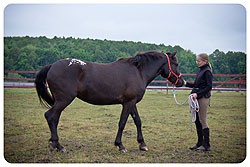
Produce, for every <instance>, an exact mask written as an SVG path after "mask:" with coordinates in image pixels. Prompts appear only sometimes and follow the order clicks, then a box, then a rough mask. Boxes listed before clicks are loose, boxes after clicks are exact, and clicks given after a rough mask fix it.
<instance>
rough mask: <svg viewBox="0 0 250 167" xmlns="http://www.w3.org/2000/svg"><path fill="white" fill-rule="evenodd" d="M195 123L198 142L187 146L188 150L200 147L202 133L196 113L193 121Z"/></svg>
mask: <svg viewBox="0 0 250 167" xmlns="http://www.w3.org/2000/svg"><path fill="white" fill-rule="evenodd" d="M195 125H196V131H197V137H198V142H197V143H196V144H195V145H194V146H193V147H189V149H190V150H196V149H197V148H198V147H200V146H201V145H202V143H203V134H202V125H201V123H200V121H199V116H198V113H196V121H195Z"/></svg>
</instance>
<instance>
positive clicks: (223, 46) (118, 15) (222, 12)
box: [4, 3, 246, 54]
mask: <svg viewBox="0 0 250 167" xmlns="http://www.w3.org/2000/svg"><path fill="white" fill-rule="evenodd" d="M26 35H27V36H34V37H38V36H46V37H48V38H53V37H54V36H57V37H74V38H91V39H107V40H116V41H123V40H126V41H134V42H139V41H140V42H143V43H155V44H164V45H171V46H175V45H179V46H181V47H182V48H184V49H186V50H191V51H192V52H193V53H196V54H199V53H208V54H211V53H212V52H213V51H214V50H216V49H219V50H221V51H224V52H228V51H241V52H245V53H246V9H245V7H244V6H242V5H239V4H164V3H163V4H54V5H52V4H10V5H8V6H6V7H5V9H4V36H26Z"/></svg>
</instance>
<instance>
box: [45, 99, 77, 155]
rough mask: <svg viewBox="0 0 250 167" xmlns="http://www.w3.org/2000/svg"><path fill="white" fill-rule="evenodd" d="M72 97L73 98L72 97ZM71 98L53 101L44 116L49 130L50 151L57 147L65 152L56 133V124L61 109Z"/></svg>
mask: <svg viewBox="0 0 250 167" xmlns="http://www.w3.org/2000/svg"><path fill="white" fill-rule="evenodd" d="M73 99H74V98H73ZM73 99H71V100H66V101H65V100H64V101H59V102H57V101H56V102H55V104H54V105H53V106H52V108H51V109H49V110H48V111H47V112H46V113H45V114H44V116H45V118H46V120H47V122H48V125H49V128H50V132H51V138H50V139H49V141H50V143H49V148H50V151H53V150H54V149H55V148H57V149H58V150H59V151H62V152H65V151H66V149H64V148H63V146H62V145H60V143H59V137H58V134H57V126H58V123H59V118H60V115H61V113H62V111H63V110H64V109H65V108H66V107H67V106H68V105H69V104H70V103H71V102H72V101H73Z"/></svg>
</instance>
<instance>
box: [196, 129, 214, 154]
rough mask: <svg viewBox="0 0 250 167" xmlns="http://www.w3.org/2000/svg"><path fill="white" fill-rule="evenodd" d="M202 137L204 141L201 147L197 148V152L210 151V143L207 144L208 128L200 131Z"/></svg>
mask: <svg viewBox="0 0 250 167" xmlns="http://www.w3.org/2000/svg"><path fill="white" fill-rule="evenodd" d="M202 133H203V136H204V140H203V143H202V146H200V147H199V148H197V150H202V151H210V150H211V149H210V143H209V141H210V140H209V128H205V129H203V130H202Z"/></svg>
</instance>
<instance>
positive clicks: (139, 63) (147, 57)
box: [127, 51, 162, 69]
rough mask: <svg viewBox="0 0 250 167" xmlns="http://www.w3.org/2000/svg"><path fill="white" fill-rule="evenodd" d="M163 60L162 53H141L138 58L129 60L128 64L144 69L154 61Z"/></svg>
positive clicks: (134, 57) (137, 55)
mask: <svg viewBox="0 0 250 167" xmlns="http://www.w3.org/2000/svg"><path fill="white" fill-rule="evenodd" d="M160 58H162V53H160V52H157V51H147V52H139V53H137V54H136V56H133V57H130V58H128V59H127V61H128V63H130V64H133V65H135V66H136V67H137V68H138V69H142V68H143V67H144V66H145V65H146V64H148V63H149V62H150V61H152V60H158V59H160Z"/></svg>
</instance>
